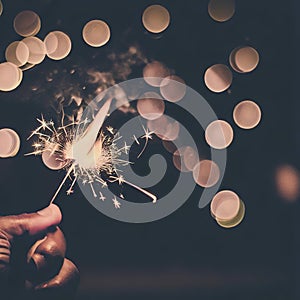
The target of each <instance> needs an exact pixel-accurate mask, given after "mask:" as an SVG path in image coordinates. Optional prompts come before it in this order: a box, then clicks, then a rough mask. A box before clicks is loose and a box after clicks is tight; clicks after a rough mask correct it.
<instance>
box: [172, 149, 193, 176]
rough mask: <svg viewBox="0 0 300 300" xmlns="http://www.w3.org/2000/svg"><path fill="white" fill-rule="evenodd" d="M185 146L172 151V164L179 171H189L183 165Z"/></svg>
mask: <svg viewBox="0 0 300 300" xmlns="http://www.w3.org/2000/svg"><path fill="white" fill-rule="evenodd" d="M185 149H186V146H183V147H180V148H179V149H177V150H176V151H175V152H174V153H173V164H174V166H175V168H176V169H177V170H178V171H180V172H184V173H186V172H190V170H189V169H188V168H187V167H186V166H185V163H184V152H185Z"/></svg>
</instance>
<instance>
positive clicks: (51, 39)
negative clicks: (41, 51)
mask: <svg viewBox="0 0 300 300" xmlns="http://www.w3.org/2000/svg"><path fill="white" fill-rule="evenodd" d="M44 43H45V47H46V53H47V56H48V57H49V58H51V59H54V60H60V59H63V58H65V57H67V56H68V55H69V53H70V52H71V48H72V42H71V39H70V38H69V36H68V35H67V34H65V33H64V32H61V31H53V32H50V33H49V34H47V36H46V37H45V39H44Z"/></svg>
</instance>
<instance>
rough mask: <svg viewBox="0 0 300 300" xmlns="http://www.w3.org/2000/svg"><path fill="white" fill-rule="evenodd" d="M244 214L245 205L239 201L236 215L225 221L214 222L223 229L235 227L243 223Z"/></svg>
mask: <svg viewBox="0 0 300 300" xmlns="http://www.w3.org/2000/svg"><path fill="white" fill-rule="evenodd" d="M245 212H246V209H245V204H244V202H243V201H242V200H240V209H239V212H238V214H237V215H236V216H235V217H234V218H232V219H231V220H227V221H224V220H219V219H216V222H217V223H218V224H219V225H220V226H221V227H223V228H233V227H236V226H238V225H239V224H240V223H241V222H242V221H243V219H244V217H245Z"/></svg>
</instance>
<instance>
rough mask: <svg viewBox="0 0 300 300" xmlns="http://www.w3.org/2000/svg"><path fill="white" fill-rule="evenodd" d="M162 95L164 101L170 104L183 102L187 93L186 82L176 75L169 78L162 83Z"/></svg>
mask: <svg viewBox="0 0 300 300" xmlns="http://www.w3.org/2000/svg"><path fill="white" fill-rule="evenodd" d="M160 93H161V94H162V96H163V97H164V99H166V100H168V101H170V102H177V101H179V100H181V99H182V98H183V97H184V95H185V93H186V85H185V82H184V80H183V79H181V78H180V77H178V76H176V75H171V76H167V77H165V78H164V79H163V80H162V81H161V84H160Z"/></svg>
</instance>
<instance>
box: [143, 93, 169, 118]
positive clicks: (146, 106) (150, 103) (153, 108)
mask: <svg viewBox="0 0 300 300" xmlns="http://www.w3.org/2000/svg"><path fill="white" fill-rule="evenodd" d="M137 110H138V112H139V114H140V115H141V116H142V117H143V118H144V119H147V120H155V119H157V118H159V117H161V116H162V115H163V114H164V111H165V102H164V100H163V99H161V96H160V95H159V94H157V93H155V92H148V93H145V94H144V95H142V96H141V97H140V99H139V100H138V101H137Z"/></svg>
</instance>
